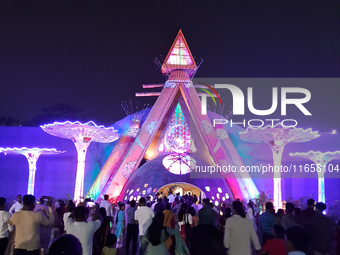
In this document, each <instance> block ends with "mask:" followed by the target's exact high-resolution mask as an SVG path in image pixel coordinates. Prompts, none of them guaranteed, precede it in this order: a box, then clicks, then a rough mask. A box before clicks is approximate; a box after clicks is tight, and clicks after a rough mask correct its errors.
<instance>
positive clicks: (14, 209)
mask: <svg viewBox="0 0 340 255" xmlns="http://www.w3.org/2000/svg"><path fill="white" fill-rule="evenodd" d="M21 208H22V197H21V195H17V201H16V202H15V203H14V204H13V205H12V206H11V208H10V209H9V213H10V214H13V213H16V212H18V211H20V210H21Z"/></svg>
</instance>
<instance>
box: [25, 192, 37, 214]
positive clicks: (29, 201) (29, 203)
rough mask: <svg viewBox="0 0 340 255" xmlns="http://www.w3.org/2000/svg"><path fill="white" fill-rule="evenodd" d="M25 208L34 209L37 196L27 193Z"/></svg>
mask: <svg viewBox="0 0 340 255" xmlns="http://www.w3.org/2000/svg"><path fill="white" fill-rule="evenodd" d="M23 204H24V209H25V210H29V211H33V209H34V207H35V196H32V195H25V196H24V198H23Z"/></svg>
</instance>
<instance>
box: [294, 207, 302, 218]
mask: <svg viewBox="0 0 340 255" xmlns="http://www.w3.org/2000/svg"><path fill="white" fill-rule="evenodd" d="M301 211H302V210H301V208H295V209H294V216H295V219H296V218H299V217H300V214H301Z"/></svg>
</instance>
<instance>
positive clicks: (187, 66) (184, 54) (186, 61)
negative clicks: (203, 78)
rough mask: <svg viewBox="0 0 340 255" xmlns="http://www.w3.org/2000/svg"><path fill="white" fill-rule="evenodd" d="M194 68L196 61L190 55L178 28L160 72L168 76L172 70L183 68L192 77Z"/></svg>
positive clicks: (195, 67)
mask: <svg viewBox="0 0 340 255" xmlns="http://www.w3.org/2000/svg"><path fill="white" fill-rule="evenodd" d="M196 69H197V65H196V62H195V60H194V58H193V57H192V54H191V52H190V49H189V46H188V44H187V42H186V40H185V38H184V35H183V33H182V30H179V32H178V34H177V36H176V38H175V41H174V42H173V44H172V46H171V48H170V51H169V52H168V55H167V56H166V58H165V61H164V63H163V65H162V74H166V75H168V76H170V74H171V73H172V71H174V70H185V71H186V73H187V74H188V75H189V77H192V76H193V75H194V73H195V72H196Z"/></svg>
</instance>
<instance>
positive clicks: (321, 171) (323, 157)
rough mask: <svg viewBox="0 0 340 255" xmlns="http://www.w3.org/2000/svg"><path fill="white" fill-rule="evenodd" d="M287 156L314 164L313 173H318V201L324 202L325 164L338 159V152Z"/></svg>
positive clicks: (317, 152) (291, 154)
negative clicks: (307, 160)
mask: <svg viewBox="0 0 340 255" xmlns="http://www.w3.org/2000/svg"><path fill="white" fill-rule="evenodd" d="M289 156H291V157H296V158H304V159H305V158H306V159H309V160H311V161H313V162H314V164H315V171H316V172H317V173H318V201H319V202H323V203H325V202H326V196H325V171H326V167H327V164H328V163H329V162H330V161H332V160H334V159H340V151H333V152H330V151H327V152H320V151H309V152H295V153H289Z"/></svg>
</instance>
